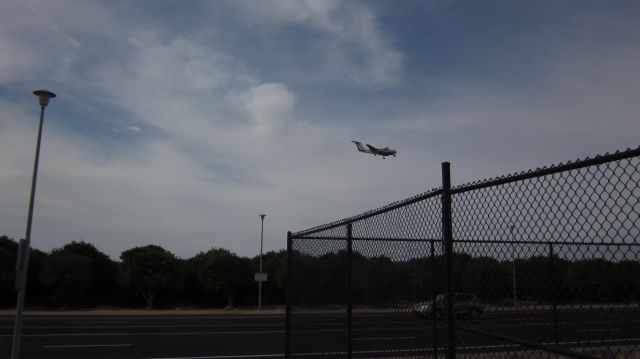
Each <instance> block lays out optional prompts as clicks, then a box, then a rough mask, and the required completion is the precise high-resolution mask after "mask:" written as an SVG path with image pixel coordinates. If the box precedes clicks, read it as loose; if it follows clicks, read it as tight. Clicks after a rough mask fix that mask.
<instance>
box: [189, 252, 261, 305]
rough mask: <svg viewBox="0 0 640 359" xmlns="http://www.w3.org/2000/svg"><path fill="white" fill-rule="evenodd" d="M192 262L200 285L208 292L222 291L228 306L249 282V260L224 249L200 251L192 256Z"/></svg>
mask: <svg viewBox="0 0 640 359" xmlns="http://www.w3.org/2000/svg"><path fill="white" fill-rule="evenodd" d="M194 262H195V264H196V267H197V270H198V281H199V282H200V284H201V285H202V287H203V288H204V289H205V290H206V291H207V292H209V293H212V292H218V293H223V294H224V295H225V296H226V305H227V307H229V308H230V307H233V305H234V300H235V295H236V293H237V292H238V291H239V290H240V289H243V288H244V287H246V286H248V285H250V284H251V277H252V276H251V270H250V267H249V260H248V259H247V258H241V257H238V256H237V255H236V254H234V253H231V252H230V251H228V250H226V249H219V248H212V249H211V250H209V251H208V252H206V253H202V252H201V253H199V254H197V255H196V256H195V257H194Z"/></svg>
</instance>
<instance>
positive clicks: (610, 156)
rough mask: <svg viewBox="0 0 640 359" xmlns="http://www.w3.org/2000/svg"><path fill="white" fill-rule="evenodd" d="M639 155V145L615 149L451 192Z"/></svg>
mask: <svg viewBox="0 0 640 359" xmlns="http://www.w3.org/2000/svg"><path fill="white" fill-rule="evenodd" d="M637 156H640V146H638V147H637V148H634V149H631V148H627V149H626V150H624V151H616V152H614V153H608V152H607V153H605V154H604V155H597V156H595V157H593V158H589V157H587V158H585V159H583V160H580V159H578V160H576V161H568V162H566V163H562V162H561V163H559V164H557V165H553V166H549V167H546V166H545V167H542V168H536V169H535V170H528V171H522V172H519V173H515V174H508V175H504V176H499V177H495V178H489V179H484V180H479V181H474V182H471V183H466V184H462V185H459V186H455V187H453V188H452V189H451V194H459V193H463V192H469V191H475V190H479V189H482V188H488V187H494V186H499V185H503V184H507V183H511V182H517V181H523V180H527V179H532V178H536V177H542V176H548V175H552V174H556V173H560V172H566V171H572V170H577V169H580V168H584V167H591V166H596V165H601V164H604V163H608V162H613V161H620V160H623V159H627V158H632V157H637Z"/></svg>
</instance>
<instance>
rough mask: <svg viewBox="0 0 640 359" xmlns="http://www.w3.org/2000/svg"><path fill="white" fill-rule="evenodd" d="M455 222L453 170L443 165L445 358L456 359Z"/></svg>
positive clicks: (446, 164) (444, 163)
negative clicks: (452, 195) (452, 207)
mask: <svg viewBox="0 0 640 359" xmlns="http://www.w3.org/2000/svg"><path fill="white" fill-rule="evenodd" d="M452 225H453V222H452V219H451V168H450V163H449V162H443V163H442V236H443V238H442V239H443V242H444V257H445V298H446V299H445V300H446V305H447V307H446V309H447V325H446V328H447V345H446V352H445V357H446V358H447V359H455V357H456V347H455V345H456V340H455V327H454V318H453V299H454V298H453V263H452V262H453V228H452Z"/></svg>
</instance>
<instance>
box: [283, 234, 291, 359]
mask: <svg viewBox="0 0 640 359" xmlns="http://www.w3.org/2000/svg"><path fill="white" fill-rule="evenodd" d="M292 244H293V243H292V240H291V232H290V231H289V232H287V279H286V282H285V294H284V295H285V303H286V305H285V307H286V310H285V311H286V315H285V323H284V328H285V329H284V357H285V358H290V356H291V306H292V305H293V303H292V302H291V287H292V282H293V280H292V277H291V271H292V258H291V257H292V254H293V249H292V247H293V246H292Z"/></svg>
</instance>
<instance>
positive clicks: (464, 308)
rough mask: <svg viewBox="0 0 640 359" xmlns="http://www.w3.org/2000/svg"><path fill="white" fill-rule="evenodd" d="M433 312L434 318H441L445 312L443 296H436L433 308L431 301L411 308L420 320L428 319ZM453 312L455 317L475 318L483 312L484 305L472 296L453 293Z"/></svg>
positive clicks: (445, 302)
mask: <svg viewBox="0 0 640 359" xmlns="http://www.w3.org/2000/svg"><path fill="white" fill-rule="evenodd" d="M434 311H435V315H436V317H443V316H444V315H445V313H446V311H447V301H446V299H445V296H444V294H439V295H437V296H436V300H435V308H434V306H433V300H430V301H425V302H420V303H418V304H416V306H415V307H414V308H413V313H414V314H415V315H417V316H419V317H422V318H430V317H432V316H433V314H434ZM453 312H454V313H455V314H456V315H466V316H468V317H470V318H476V317H478V316H480V315H481V314H482V313H483V312H484V304H483V303H482V301H481V300H480V299H479V298H478V297H477V296H476V295H474V294H468V293H454V294H453Z"/></svg>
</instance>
